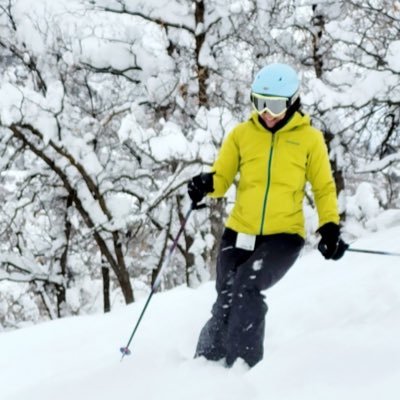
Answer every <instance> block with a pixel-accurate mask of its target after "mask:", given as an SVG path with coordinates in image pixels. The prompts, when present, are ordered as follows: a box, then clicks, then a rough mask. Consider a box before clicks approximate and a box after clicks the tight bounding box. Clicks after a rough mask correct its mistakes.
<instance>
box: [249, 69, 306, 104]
mask: <svg viewBox="0 0 400 400" xmlns="http://www.w3.org/2000/svg"><path fill="white" fill-rule="evenodd" d="M299 87H300V80H299V78H298V76H297V73H296V71H295V70H294V69H293V68H292V67H291V66H289V65H287V64H280V63H276V64H270V65H267V66H265V67H264V68H262V69H261V70H260V71H259V72H258V73H257V75H256V76H255V78H254V81H253V84H252V85H251V91H252V93H257V94H261V95H264V96H277V97H286V98H288V99H291V98H292V97H293V96H294V95H296V94H297V92H298V91H299Z"/></svg>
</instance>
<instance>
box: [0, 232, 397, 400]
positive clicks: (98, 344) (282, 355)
mask: <svg viewBox="0 0 400 400" xmlns="http://www.w3.org/2000/svg"><path fill="white" fill-rule="evenodd" d="M399 235H400V227H398V226H397V227H394V228H391V229H389V230H386V231H382V232H379V233H375V234H373V235H371V236H369V237H367V238H364V239H362V240H360V241H358V242H357V243H354V244H353V246H354V247H357V248H367V249H376V250H387V251H397V252H399V251H400V248H399V243H398V237H399ZM214 299H215V291H214V284H213V283H207V284H205V285H202V286H201V287H200V288H198V289H196V290H193V289H188V288H186V287H179V288H177V289H174V290H172V291H170V292H166V293H162V294H157V295H155V296H154V297H153V299H152V302H151V303H150V306H149V308H148V310H147V312H146V314H145V317H144V319H143V321H142V324H141V326H140V328H139V330H138V331H137V333H136V335H135V337H134V339H133V341H132V344H131V350H132V355H131V356H129V357H126V358H125V359H124V360H123V361H122V362H120V358H121V355H120V353H119V347H121V346H124V345H126V342H127V340H128V338H129V335H130V333H131V330H132V328H133V326H134V324H135V323H136V320H137V318H138V316H139V313H140V312H141V310H142V307H143V305H144V300H145V299H144V298H142V299H140V300H139V301H138V302H137V303H135V304H133V305H130V306H128V307H124V308H119V309H117V310H115V311H113V312H112V313H110V314H107V315H94V316H85V317H72V318H68V319H62V320H56V321H52V322H49V323H42V324H40V325H36V326H33V327H29V328H23V329H20V330H17V331H13V332H8V333H1V334H0V354H1V358H0V370H1V374H0V388H1V389H0V391H1V392H0V393H1V399H2V400H36V399H37V400H39V399H40V400H47V399H57V400H67V399H68V400H71V399H74V400H87V399H96V400H103V399H104V400H106V399H107V400H108V399H110V398H115V399H128V398H129V399H132V398H134V399H140V400H141V399H143V400H144V399H146V400H147V399H152V400H155V399H160V400H180V399H182V400H183V399H185V400H187V399H188V398H190V399H191V400H204V399H207V400H208V399H215V400H225V399H226V400H243V399H246V400H264V399H274V400H290V399H293V400H310V399H311V400H313V399H316V400H317V399H323V400H330V399H334V400H337V399H341V400H346V399H349V400H359V399H362V400H376V398H380V399H384V400H397V399H398V398H399V396H400V384H399V382H400V345H399V337H400V319H399V309H400V265H399V258H396V257H388V256H386V257H385V256H374V255H364V254H358V253H347V254H346V255H345V257H344V258H343V259H342V260H340V261H338V262H332V261H329V262H327V261H324V260H323V258H322V257H321V256H320V255H319V253H318V252H311V253H308V254H306V255H304V256H303V257H301V259H300V260H299V261H298V262H297V263H296V264H295V266H294V267H293V268H292V269H291V271H289V273H288V274H287V275H286V276H285V277H284V278H283V280H282V281H280V282H279V283H278V284H277V285H276V286H274V287H273V288H272V289H271V290H270V291H268V292H267V300H268V305H269V312H268V314H267V320H266V338H265V356H264V360H263V361H262V362H261V363H259V364H258V365H256V366H255V367H254V368H253V369H251V370H249V369H248V368H246V366H245V365H244V364H243V363H242V362H241V360H239V362H237V363H236V364H235V365H234V366H233V368H231V369H225V368H224V367H223V366H222V365H221V364H220V363H218V362H217V363H215V362H209V361H206V360H204V359H193V353H194V349H195V346H196V341H197V336H198V333H199V331H200V329H201V327H202V325H203V324H204V323H205V322H206V320H207V319H208V317H209V312H210V307H211V305H212V303H213V301H214Z"/></svg>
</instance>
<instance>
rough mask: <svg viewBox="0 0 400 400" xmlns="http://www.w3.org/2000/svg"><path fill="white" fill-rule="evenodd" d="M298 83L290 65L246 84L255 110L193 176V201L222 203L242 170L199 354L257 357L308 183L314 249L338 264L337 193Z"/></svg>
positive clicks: (295, 248)
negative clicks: (269, 300) (269, 296)
mask: <svg viewBox="0 0 400 400" xmlns="http://www.w3.org/2000/svg"><path fill="white" fill-rule="evenodd" d="M299 88H300V81H299V78H298V76H297V73H296V71H295V70H294V69H293V68H292V67H291V66H289V65H287V64H281V63H275V64H270V65H267V66H265V67H264V68H262V69H261V70H260V71H259V72H258V73H257V74H256V76H255V78H254V81H253V83H252V86H251V102H252V105H253V107H254V111H253V112H252V113H251V116H250V118H249V119H248V120H247V121H245V122H242V123H239V124H238V125H237V126H236V127H235V128H234V129H233V130H232V131H231V132H230V133H229V134H228V136H227V137H226V139H225V140H224V142H223V144H222V146H221V149H220V151H219V155H218V157H217V159H216V160H215V162H214V164H213V166H212V169H211V172H209V173H201V174H199V175H196V176H194V177H193V178H192V179H191V180H190V181H189V183H188V194H189V196H190V198H191V200H192V202H193V204H194V205H197V204H198V203H200V202H201V201H202V200H203V198H204V197H205V196H206V195H208V196H210V197H214V198H218V197H223V196H224V194H225V193H226V191H227V190H228V188H229V187H230V186H231V184H232V183H233V181H234V179H235V177H236V175H237V173H239V174H240V176H239V180H238V184H237V192H236V200H235V205H234V207H233V210H232V211H231V213H230V215H229V217H228V219H227V221H226V223H225V229H224V233H223V235H222V238H221V242H220V247H219V253H218V258H217V276H216V291H217V299H216V301H215V303H214V305H213V307H212V311H211V314H212V316H211V319H210V320H209V321H208V322H207V323H206V324H205V326H204V327H203V329H202V330H201V332H200V336H199V340H198V344H197V348H196V353H195V357H200V356H203V357H205V358H206V359H208V360H214V361H217V360H222V359H224V363H225V365H226V366H227V367H230V366H232V365H233V364H234V362H235V361H236V360H237V359H238V358H241V359H243V360H244V361H245V362H246V363H247V364H248V365H249V366H250V367H253V366H254V365H256V364H257V363H258V362H259V361H260V360H262V358H263V352H264V349H263V342H264V330H265V329H264V328H265V315H266V312H267V309H268V307H267V305H266V303H265V301H264V298H265V296H264V295H263V294H262V291H264V290H266V289H268V288H270V287H271V286H273V285H274V284H275V283H277V282H278V281H279V280H280V279H281V278H282V277H283V276H284V275H285V274H286V272H287V271H288V270H289V268H290V267H291V266H292V265H293V264H294V262H295V261H296V259H297V258H298V256H299V253H300V251H301V249H302V247H303V245H304V238H305V229H304V216H303V209H302V204H303V199H304V196H305V192H304V191H305V184H306V181H309V182H310V183H311V186H312V190H313V193H314V199H315V204H316V209H317V212H318V217H319V228H318V233H319V234H320V235H321V239H320V242H319V245H318V249H319V251H320V252H321V253H322V255H323V256H324V257H325V258H326V259H332V260H338V259H340V258H341V257H342V256H343V254H344V252H345V251H346V249H347V248H348V245H347V244H346V243H345V242H344V241H343V240H342V239H341V236H340V227H339V213H338V206H337V195H336V187H335V183H334V180H333V177H332V171H331V167H330V162H329V157H328V152H327V147H326V144H325V142H324V138H323V135H322V133H321V132H320V131H319V130H317V129H315V128H314V127H312V126H311V123H310V117H309V116H308V115H305V114H303V113H302V112H301V111H300V97H299Z"/></svg>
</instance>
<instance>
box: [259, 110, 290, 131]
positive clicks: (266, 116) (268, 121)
mask: <svg viewBox="0 0 400 400" xmlns="http://www.w3.org/2000/svg"><path fill="white" fill-rule="evenodd" d="M285 115H286V113H284V114H282V115H280V116H279V117H274V116H273V115H271V114H270V113H269V112H268V111H264V112H263V113H262V114H261V118H262V120H263V121H264V122H265V125H267V127H268V128H273V127H274V126H275V125H276V124H277V123H278V122H279V121H281V120H282V119H283V118H285Z"/></svg>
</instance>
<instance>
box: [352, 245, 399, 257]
mask: <svg viewBox="0 0 400 400" xmlns="http://www.w3.org/2000/svg"><path fill="white" fill-rule="evenodd" d="M347 251H353V252H354V253H368V254H378V255H381V256H397V257H400V253H392V252H390V251H378V250H365V249H354V248H352V247H349V248H348V249H347Z"/></svg>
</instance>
